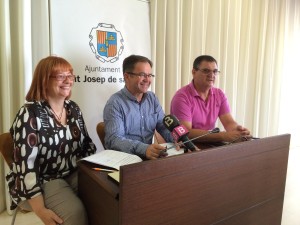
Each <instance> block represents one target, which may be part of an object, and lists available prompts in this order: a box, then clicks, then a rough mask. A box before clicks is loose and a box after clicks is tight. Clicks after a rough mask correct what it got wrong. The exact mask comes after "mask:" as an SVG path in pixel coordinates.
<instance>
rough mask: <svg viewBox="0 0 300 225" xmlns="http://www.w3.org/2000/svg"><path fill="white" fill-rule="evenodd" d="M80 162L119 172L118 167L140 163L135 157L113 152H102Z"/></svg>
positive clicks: (140, 160) (139, 159)
mask: <svg viewBox="0 0 300 225" xmlns="http://www.w3.org/2000/svg"><path fill="white" fill-rule="evenodd" d="M82 160H85V161H88V162H91V163H95V164H98V165H102V166H107V167H111V168H114V169H117V170H120V166H123V165H128V164H132V163H137V162H142V161H143V160H142V159H141V158H140V157H138V156H137V155H132V154H129V153H125V152H120V151H115V150H103V151H101V152H98V153H96V154H94V155H90V156H88V157H85V158H83V159H82Z"/></svg>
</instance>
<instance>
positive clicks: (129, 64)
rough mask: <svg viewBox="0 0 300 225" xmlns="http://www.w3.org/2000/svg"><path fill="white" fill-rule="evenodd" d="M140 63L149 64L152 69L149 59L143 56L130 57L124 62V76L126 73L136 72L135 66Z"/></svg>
mask: <svg viewBox="0 0 300 225" xmlns="http://www.w3.org/2000/svg"><path fill="white" fill-rule="evenodd" d="M138 62H146V63H149V64H150V66H151V68H152V62H151V60H150V59H148V58H147V57H145V56H141V55H130V56H128V57H127V58H125V59H124V61H123V74H124V73H125V72H132V71H133V70H134V66H135V64H137V63H138Z"/></svg>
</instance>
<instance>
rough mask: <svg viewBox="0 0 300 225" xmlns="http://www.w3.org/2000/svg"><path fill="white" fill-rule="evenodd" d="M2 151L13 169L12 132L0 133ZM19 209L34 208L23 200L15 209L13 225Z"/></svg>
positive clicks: (28, 209)
mask: <svg viewBox="0 0 300 225" xmlns="http://www.w3.org/2000/svg"><path fill="white" fill-rule="evenodd" d="M0 152H1V154H2V156H3V158H4V160H5V162H6V163H7V165H8V166H9V168H10V169H11V167H12V163H13V154H14V143H13V139H12V137H11V134H10V133H9V132H7V133H3V134H1V135H0ZM18 210H22V211H26V212H28V211H32V208H31V207H30V205H29V204H28V202H27V201H23V202H21V203H20V204H19V205H18V207H17V208H16V209H15V210H14V213H13V218H12V222H11V225H13V224H14V223H15V220H16V216H17V212H18Z"/></svg>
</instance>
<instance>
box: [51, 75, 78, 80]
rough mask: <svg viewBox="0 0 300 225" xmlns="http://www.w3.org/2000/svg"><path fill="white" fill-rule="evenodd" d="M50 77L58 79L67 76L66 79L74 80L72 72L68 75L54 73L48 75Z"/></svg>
mask: <svg viewBox="0 0 300 225" xmlns="http://www.w3.org/2000/svg"><path fill="white" fill-rule="evenodd" d="M50 77H52V78H55V79H56V80H58V81H63V80H66V78H68V79H69V80H71V81H74V80H75V75H73V74H69V75H65V74H56V75H52V76H50Z"/></svg>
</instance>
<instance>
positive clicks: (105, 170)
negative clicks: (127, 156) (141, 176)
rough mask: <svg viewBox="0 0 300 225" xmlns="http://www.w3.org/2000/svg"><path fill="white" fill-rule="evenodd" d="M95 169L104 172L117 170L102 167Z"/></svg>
mask: <svg viewBox="0 0 300 225" xmlns="http://www.w3.org/2000/svg"><path fill="white" fill-rule="evenodd" d="M93 170H97V171H103V172H116V170H110V169H102V168H93Z"/></svg>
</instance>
